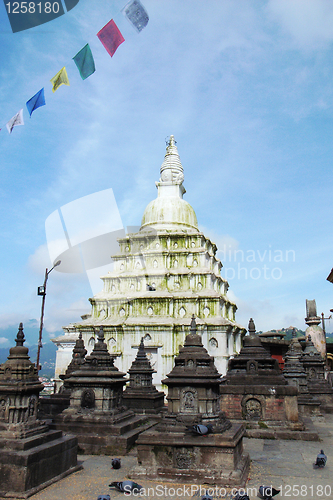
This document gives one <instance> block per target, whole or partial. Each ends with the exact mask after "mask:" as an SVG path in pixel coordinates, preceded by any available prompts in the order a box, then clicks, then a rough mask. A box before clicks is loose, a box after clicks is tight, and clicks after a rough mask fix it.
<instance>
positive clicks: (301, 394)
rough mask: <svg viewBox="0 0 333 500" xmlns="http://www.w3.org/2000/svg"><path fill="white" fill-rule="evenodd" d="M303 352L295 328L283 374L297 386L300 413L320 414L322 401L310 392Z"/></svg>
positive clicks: (289, 381)
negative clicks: (303, 362) (303, 363)
mask: <svg viewBox="0 0 333 500" xmlns="http://www.w3.org/2000/svg"><path fill="white" fill-rule="evenodd" d="M302 354H303V350H302V346H301V344H300V342H299V340H298V338H297V337H296V332H295V329H294V330H293V333H292V339H291V341H290V344H289V349H288V351H287V354H286V356H285V364H284V369H283V376H284V378H285V379H286V380H287V382H288V384H289V385H292V386H294V387H297V390H298V395H297V403H298V409H299V411H300V413H303V414H305V415H318V414H319V413H320V401H319V400H318V399H316V398H314V397H313V396H312V394H310V392H309V388H308V380H307V376H306V372H305V369H304V366H303V365H302V363H301V361H300V359H301V358H302Z"/></svg>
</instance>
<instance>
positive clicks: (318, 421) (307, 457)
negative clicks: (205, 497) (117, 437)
mask: <svg viewBox="0 0 333 500" xmlns="http://www.w3.org/2000/svg"><path fill="white" fill-rule="evenodd" d="M307 425H308V426H309V427H310V428H311V429H313V430H314V431H316V432H317V433H318V434H319V436H320V439H321V442H312V441H294V440H272V439H248V438H244V449H245V451H246V452H248V453H249V454H250V456H251V467H250V474H249V477H248V480H247V483H246V486H245V488H246V489H247V490H248V494H249V497H250V500H254V499H256V498H258V497H257V495H256V490H258V488H259V486H260V485H262V484H265V485H267V484H269V485H270V484H272V485H273V486H274V487H277V488H279V487H280V486H282V491H281V493H280V494H279V495H277V496H276V497H274V498H276V500H280V499H282V498H285V499H288V498H289V499H294V498H301V499H303V500H318V499H323V500H324V499H332V498H333V479H332V477H333V454H332V451H331V450H332V447H333V414H326V415H325V417H312V418H311V419H310V418H309V419H308V420H307ZM321 448H323V449H324V451H325V453H326V455H327V457H328V460H327V464H326V467H325V468H324V469H313V466H312V464H313V462H314V460H315V457H316V455H317V453H318V452H319V450H320V449H321ZM79 461H82V463H83V469H82V470H81V471H79V472H76V473H74V474H72V475H71V476H70V477H67V478H65V479H63V480H61V481H59V482H58V483H56V484H53V485H51V486H49V487H48V488H46V489H45V490H43V491H40V492H39V493H37V494H36V495H34V496H32V497H30V498H31V500H64V499H67V498H70V499H71V500H97V498H98V496H99V495H102V494H104V495H106V494H110V497H111V498H112V499H115V500H118V499H119V500H120V499H121V498H123V494H122V493H119V492H117V491H115V490H114V489H112V490H111V489H110V488H109V487H108V485H109V483H110V482H111V481H122V480H124V479H125V478H126V476H127V474H128V473H129V471H130V470H131V469H132V468H133V467H134V466H135V465H136V463H137V459H136V449H135V448H134V449H133V450H132V451H131V453H130V454H128V455H127V456H124V457H122V458H121V462H122V468H121V469H120V470H112V469H111V457H107V456H87V455H85V456H80V457H79ZM140 484H141V485H142V486H143V487H144V488H145V493H146V495H145V496H142V497H139V498H147V499H149V500H158V499H163V500H165V499H167V498H184V499H189V500H190V499H192V498H193V499H200V498H201V496H200V494H199V493H200V491H196V490H195V488H197V487H198V486H197V485H195V486H193V490H192V491H191V485H189V484H186V485H185V484H181V483H179V484H176V483H172V484H166V483H159V482H158V481H147V480H145V479H143V480H142V481H140ZM148 488H150V491H148ZM164 488H167V489H166V490H165V489H164ZM172 488H174V489H175V490H177V489H178V488H180V490H179V491H178V493H179V494H176V491H175V492H174V494H172V493H173V490H172ZM202 488H203V489H204V488H205V486H204V485H202ZM293 488H294V493H293ZM297 491H298V492H299V493H298V494H297ZM154 493H155V494H154ZM216 493H217V494H216ZM231 494H232V489H231V488H226V489H225V490H219V491H217V492H216V490H214V492H212V497H213V500H215V499H217V498H226V499H227V500H229V499H230V498H231Z"/></svg>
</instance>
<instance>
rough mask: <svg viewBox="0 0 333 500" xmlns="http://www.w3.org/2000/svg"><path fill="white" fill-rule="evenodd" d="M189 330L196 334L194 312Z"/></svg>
mask: <svg viewBox="0 0 333 500" xmlns="http://www.w3.org/2000/svg"><path fill="white" fill-rule="evenodd" d="M190 331H191V333H192V334H196V333H197V324H196V322H195V316H194V314H192V319H191V328H190Z"/></svg>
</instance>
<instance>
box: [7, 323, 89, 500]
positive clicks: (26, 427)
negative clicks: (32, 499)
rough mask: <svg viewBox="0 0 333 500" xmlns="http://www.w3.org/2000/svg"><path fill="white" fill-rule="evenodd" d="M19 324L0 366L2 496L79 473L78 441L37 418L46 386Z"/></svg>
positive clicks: (17, 494)
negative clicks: (14, 345) (41, 394)
mask: <svg viewBox="0 0 333 500" xmlns="http://www.w3.org/2000/svg"><path fill="white" fill-rule="evenodd" d="M24 342H25V338H24V333H23V325H22V323H21V324H20V327H19V331H18V333H17V337H16V347H12V348H11V349H10V354H9V356H8V360H7V361H6V362H5V363H3V364H2V365H0V497H1V498H2V497H6V498H7V497H11V498H14V497H15V498H27V497H28V496H30V495H33V494H34V493H36V492H37V491H39V490H40V489H42V488H44V487H45V486H48V485H49V484H50V483H52V482H55V481H57V480H59V479H62V478H63V477H64V476H65V475H67V474H70V473H71V472H74V471H77V470H78V469H80V468H81V466H78V465H77V439H76V438H75V437H74V436H63V435H62V432H61V431H54V430H50V429H49V426H48V425H47V424H46V423H45V422H43V421H39V420H38V419H37V405H38V398H39V393H40V391H41V390H42V389H43V385H42V384H41V383H40V381H39V379H38V373H37V368H36V367H35V365H34V364H33V363H32V362H31V361H30V358H29V356H28V352H29V349H28V348H27V347H24V345H23V344H24Z"/></svg>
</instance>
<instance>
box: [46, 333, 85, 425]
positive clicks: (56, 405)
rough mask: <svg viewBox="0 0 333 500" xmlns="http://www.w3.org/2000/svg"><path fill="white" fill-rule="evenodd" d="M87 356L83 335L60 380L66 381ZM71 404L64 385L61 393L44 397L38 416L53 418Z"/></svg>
mask: <svg viewBox="0 0 333 500" xmlns="http://www.w3.org/2000/svg"><path fill="white" fill-rule="evenodd" d="M86 354H87V349H86V348H85V347H84V342H83V340H82V334H81V333H80V334H79V337H78V338H77V339H76V342H75V346H74V349H73V353H72V360H71V362H70V363H69V365H68V367H67V370H66V373H65V374H63V375H60V379H61V380H64V379H65V378H66V377H68V376H69V374H70V373H71V372H73V371H75V370H77V369H78V368H79V367H80V365H82V364H83V363H84V362H85V356H86ZM69 404H70V391H69V389H65V387H64V386H63V385H62V386H61V388H60V391H59V392H57V393H55V394H48V395H46V396H43V397H41V398H40V400H39V408H38V415H39V416H40V417H41V418H52V417H54V416H55V415H57V414H58V413H61V412H62V411H64V410H66V408H68V406H69Z"/></svg>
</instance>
